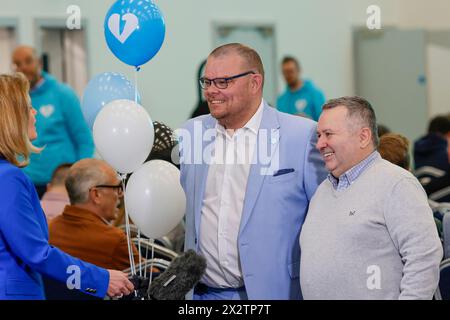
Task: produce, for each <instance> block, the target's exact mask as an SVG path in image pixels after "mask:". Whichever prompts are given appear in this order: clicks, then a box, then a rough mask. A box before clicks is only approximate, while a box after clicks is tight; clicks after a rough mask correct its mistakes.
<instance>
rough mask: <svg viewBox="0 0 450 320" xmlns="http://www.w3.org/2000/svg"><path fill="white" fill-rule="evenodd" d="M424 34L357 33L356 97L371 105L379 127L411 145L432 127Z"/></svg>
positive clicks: (405, 32)
mask: <svg viewBox="0 0 450 320" xmlns="http://www.w3.org/2000/svg"><path fill="white" fill-rule="evenodd" d="M425 45H426V37H425V31H423V30H397V29H385V30H380V31H369V30H367V29H357V30H355V32H354V50H355V82H356V83H355V88H356V94H357V95H359V96H362V97H364V98H366V99H368V100H369V101H370V103H371V104H372V106H373V107H374V109H375V113H376V115H377V118H378V123H382V124H384V125H387V126H388V127H389V128H390V129H391V130H392V131H393V132H397V133H400V134H403V135H405V136H406V137H407V138H408V139H409V140H410V141H411V143H412V142H413V141H414V140H416V139H417V138H418V137H419V136H421V135H423V134H424V133H425V131H426V127H427V124H428V107H427V87H426V85H427V84H426V82H427V81H426V80H427V79H426V77H425V74H426V73H425V63H426V59H425Z"/></svg>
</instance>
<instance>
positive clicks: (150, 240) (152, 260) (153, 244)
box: [147, 239, 155, 299]
mask: <svg viewBox="0 0 450 320" xmlns="http://www.w3.org/2000/svg"><path fill="white" fill-rule="evenodd" d="M149 244H150V245H151V246H152V258H151V260H150V278H149V281H148V290H147V297H148V298H149V299H150V286H151V284H152V278H153V262H154V257H155V239H149Z"/></svg>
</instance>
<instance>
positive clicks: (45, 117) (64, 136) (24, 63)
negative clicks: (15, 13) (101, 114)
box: [12, 46, 94, 197]
mask: <svg viewBox="0 0 450 320" xmlns="http://www.w3.org/2000/svg"><path fill="white" fill-rule="evenodd" d="M12 60H13V63H14V65H15V67H16V71H18V72H22V73H23V74H24V75H25V76H26V77H27V79H28V81H29V82H30V97H31V104H32V106H33V108H34V109H36V111H37V114H36V130H37V133H38V137H37V139H36V140H35V141H33V144H34V145H35V146H37V147H44V149H43V150H42V152H41V153H39V154H32V155H31V158H30V164H29V165H28V166H27V167H26V168H25V169H24V171H25V173H26V174H27V175H28V176H29V177H30V179H31V180H32V181H33V183H34V185H35V186H36V190H37V191H38V194H39V196H40V197H41V196H42V194H43V193H44V192H45V189H46V186H47V183H49V181H50V179H51V176H52V173H53V171H54V170H55V168H56V167H58V166H59V165H60V164H62V163H74V162H76V161H78V160H80V159H83V158H90V157H92V156H93V154H94V142H93V139H92V134H91V131H90V130H89V127H88V125H87V124H86V121H85V120H84V118H83V114H82V112H81V108H80V102H79V100H78V97H77V96H76V94H75V92H74V91H73V90H72V89H71V88H70V87H69V86H67V85H66V84H63V83H60V82H58V81H57V80H56V79H55V78H54V77H52V76H51V75H49V74H48V73H46V72H43V71H42V70H41V64H40V61H39V58H38V56H37V54H36V52H35V50H34V49H33V48H32V47H28V46H20V47H18V48H17V49H16V50H15V51H14V53H13V57H12Z"/></svg>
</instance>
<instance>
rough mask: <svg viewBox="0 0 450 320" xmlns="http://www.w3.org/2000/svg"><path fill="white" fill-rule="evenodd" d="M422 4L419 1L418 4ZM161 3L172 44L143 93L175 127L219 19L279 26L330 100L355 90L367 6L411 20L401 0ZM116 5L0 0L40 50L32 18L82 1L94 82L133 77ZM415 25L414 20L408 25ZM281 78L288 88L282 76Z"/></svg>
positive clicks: (92, 0) (190, 101)
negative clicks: (118, 42)
mask: <svg viewBox="0 0 450 320" xmlns="http://www.w3.org/2000/svg"><path fill="white" fill-rule="evenodd" d="M420 1H421V0H418V1H415V3H417V4H416V5H419V4H420ZM436 1H437V0H436ZM444 1H445V0H444ZM444 1H442V3H443V2H444ZM155 2H156V3H157V4H158V5H159V7H160V8H161V10H162V12H163V14H164V16H165V19H166V31H167V32H166V40H165V43H164V45H163V47H162V49H161V51H160V52H159V53H158V55H157V56H156V57H155V58H154V59H153V60H151V61H150V62H149V63H148V64H146V65H145V66H144V67H143V68H142V71H141V72H140V74H139V88H140V92H141V95H142V98H143V104H144V106H145V107H146V108H147V109H148V110H149V111H150V115H151V116H152V119H153V120H158V121H162V122H164V123H166V124H168V125H169V126H172V127H178V126H179V125H181V124H182V123H183V122H184V120H185V119H186V118H187V117H188V115H189V114H190V112H191V110H192V109H193V107H194V105H195V104H196V79H195V77H196V71H197V70H196V69H197V66H198V64H199V63H200V61H201V60H202V59H203V58H205V57H206V56H207V54H208V53H209V52H210V51H211V49H213V48H212V43H213V39H212V33H213V32H212V24H213V22H214V21H244V22H245V21H255V22H270V23H273V24H274V25H275V28H276V35H275V37H276V41H277V48H276V50H277V56H278V59H281V57H282V56H283V55H285V54H292V55H295V56H297V57H298V58H299V59H300V60H301V63H302V66H303V69H304V73H305V76H306V77H310V78H312V79H313V80H314V81H315V82H316V83H317V84H318V85H319V86H320V87H322V88H323V90H324V91H325V93H326V96H327V97H328V98H330V97H336V96H341V95H349V94H353V93H354V83H353V49H352V39H351V36H352V27H353V26H358V25H359V26H360V25H365V22H366V19H367V15H366V8H367V7H368V6H369V5H371V4H377V5H380V7H381V9H382V22H383V23H385V24H390V25H394V24H396V23H397V19H398V17H399V15H400V14H402V17H406V16H407V15H406V14H403V13H401V12H400V11H401V10H400V8H401V5H402V3H403V2H402V0H378V1H376V0H338V1H336V0H279V1H276V2H275V1H268V0H245V1H242V0H227V1H223V0H155ZM429 2H430V1H428V2H427V3H429ZM112 3H113V1H112V0H14V1H10V0H0V8H1V12H0V20H1V19H2V17H18V18H19V24H18V25H19V36H20V38H19V42H21V43H27V44H31V45H33V44H34V35H35V30H34V22H33V21H34V20H33V19H35V18H65V17H67V15H66V8H67V6H68V5H71V4H77V5H79V6H80V7H81V12H82V15H83V19H85V20H86V21H87V28H88V46H89V60H90V61H89V68H90V75H91V77H92V76H93V75H95V74H97V73H100V72H103V71H117V72H122V73H124V74H126V75H128V76H129V77H130V79H133V72H132V69H131V68H130V67H128V66H125V65H124V64H122V63H121V62H120V61H118V60H117V59H116V58H115V57H114V56H113V55H112V53H111V52H110V51H109V50H108V48H107V46H106V43H105V41H104V37H103V20H104V16H105V14H106V12H107V10H108V9H109V7H110V6H111V4H112ZM408 3H409V0H408ZM403 5H404V3H403ZM408 23H409V20H408V21H406V22H405V23H403V24H408ZM449 23H450V22H449ZM278 81H279V83H280V85H279V88H282V86H283V84H282V80H281V78H279V79H278Z"/></svg>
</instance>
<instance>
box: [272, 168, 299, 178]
mask: <svg viewBox="0 0 450 320" xmlns="http://www.w3.org/2000/svg"><path fill="white" fill-rule="evenodd" d="M294 171H295V169H294V168H289V169H280V170H278V171H277V172H275V173H274V174H273V176H274V177H278V176H281V175H283V174H286V173H289V172H294Z"/></svg>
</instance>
